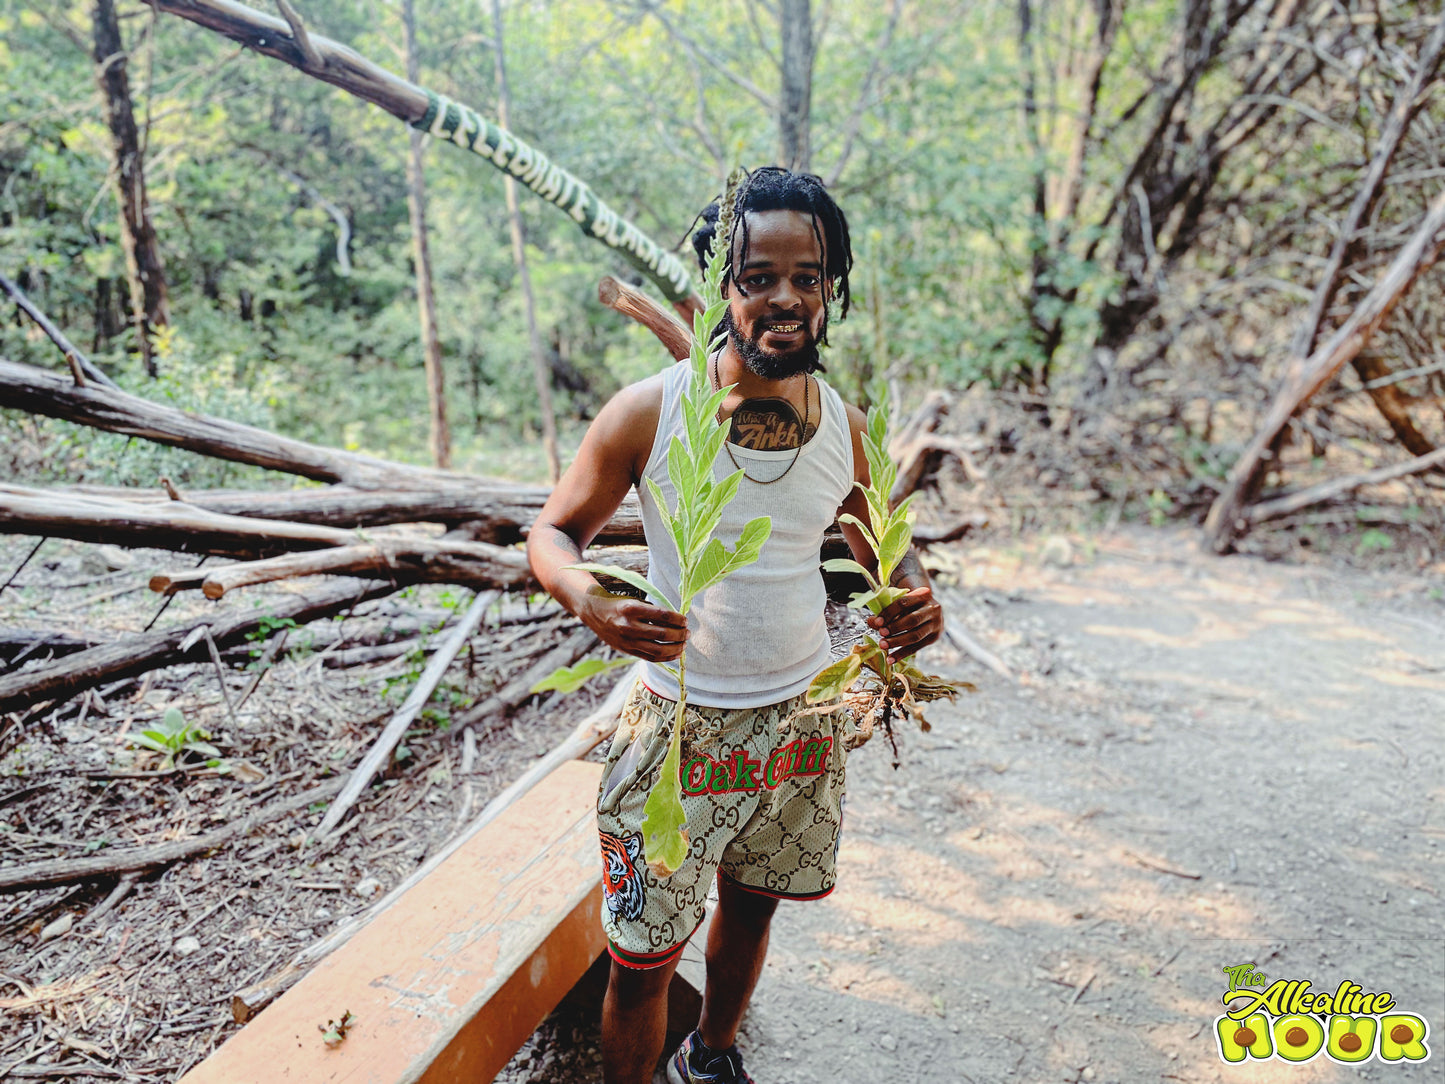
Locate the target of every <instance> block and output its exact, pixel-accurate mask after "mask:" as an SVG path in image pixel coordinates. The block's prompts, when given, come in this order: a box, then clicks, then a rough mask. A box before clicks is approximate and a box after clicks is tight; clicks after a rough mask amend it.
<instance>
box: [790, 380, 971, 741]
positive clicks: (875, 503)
mask: <svg viewBox="0 0 1445 1084" xmlns="http://www.w3.org/2000/svg"><path fill="white" fill-rule="evenodd" d="M863 452H864V454H865V455H866V456H867V457H868V471H869V475H870V484H869V485H867V486H864V485H863V484H862V483H861V482H854V483H853V484H854V485H856V486H857V487H858V488H859V489H860V490H862V491H863V494H864V496H865V497H867V499H868V522H867V523H864V522H863V521H862V520H860V519H859V518H858V517H857V516H854V515H851V514H849V513H846V512H845V513H844V514H843V515H842V516H840V517H839V519H840V520H841V521H842V522H844V523H848V524H851V525H852V526H853V527H855V528H857V530H858V531H859V533H861V534H862V535H863V538H864V539H865V540H866V541H867V543H868V547H869V548H870V549H871V550H872V551H873V555H874V558H875V559H876V561H877V570H876V572H870V571H869V570H868V569H866V568H864V567H863V566H862V565H861V564H859V563H858V562H857V561H854V560H852V559H851V558H847V557H838V558H834V559H832V560H828V561H824V562H823V568H824V570H826V571H828V572H852V573H854V574H856V575H859V576H862V577H863V579H864V581H865V582H866V583H867V585H868V589H867V590H866V591H859V592H856V593H855V594H854V595H853V596H852V598H851V599H849V601H848V606H849V607H850V608H852V609H861V608H864V607H866V608H867V609H868V611H869V612H870V613H873V614H881V613H882V612H883V611H884V610H886V609H887V608H888V607H889V606H891V605H893V603H895V602H897V601H898V600H899V599H900V598H902V597H903V596H904V595H906V594H907V593H908V592H907V590H906V589H904V588H902V587H895V586H893V583H892V580H893V573H894V572H895V571H896V570H897V569H898V565H899V563H900V562H902V560H903V557H904V555H905V554H907V553H908V547H909V546H910V545H912V543H913V518H914V516H913V511H912V509H911V508H910V507H909V506H910V505H911V504H912V503H913V494H909V496H908V497H906V498H905V499H904V500H902V501H901V502H899V504H898V507H897V508H893V509H890V508H889V507H888V495H889V493H891V492H892V490H893V483H894V482H895V481H896V480H897V478H898V468H897V467H896V466H895V465H894V463H893V460H892V458H891V457H890V456H889V455H888V394H887V389H886V387H884V386H882V385H881V384H879V385H878V386H876V387H875V389H874V392H873V405H872V406H871V407H869V409H868V429H867V432H865V433H864V434H863ZM910 659H911V657H910V658H905V659H899V660H897V661H894V660H892V659H890V658H889V657H888V654H887V652H885V651H884V650H883V649H882V648H881V647H879V646H878V641H877V639H875V638H874V637H872V636H865V637H864V639H863V641H862V642H861V643H858V644H854V645H853V650H852V651H850V652H849V653H848V654H846V655H844V656H843V657H842V658H841V659H839V660H837V661H836V662H834V663H831V664H830V665H828V666H827V667H825V668H824V669H823V670H822V672H820V673H819V674H818V676H817V677H815V678H814V679H813V682H812V684H811V685H810V686H809V687H808V693H807V701H808V703H809V704H813V705H816V706H814V707H811V708H805V709H803V712H801V713H799V714H825V713H828V712H833V711H841V710H845V709H846V710H847V711H848V712H849V714H850V715H852V717H853V718H854V719H855V720H856V721H857V727H856V729H855V730H854V731H853V732H852V733H850V734H849V735H848V737H847V739H846V740H845V744H846V745H847V747H848V748H849V749H855V748H857V747H858V746H860V745H862V744H863V743H864V742H866V741H867V740H868V739H869V738H870V737H872V736H873V730H874V727H875V726H877V725H879V724H881V725H882V727H883V732H884V733H885V734H887V735H888V742H889V744H890V745H891V746H892V747H893V754H894V767H897V756H898V745H897V742H896V741H895V740H894V736H893V719H894V717H895V716H899V717H907V716H912V717H914V718H916V719H917V720H918V725H919V726H920V727H921V728H922V729H924V730H928V729H929V725H928V720H927V719H925V718H924V717H923V709H922V707H921V705H923V704H926V703H927V702H929V701H930V700H941V699H944V698H947V699H949V700H952V699H953V698H954V697H955V696H956V695H957V694H958V690H959V689H961V688H962V689H973V686H972V685H970V684H968V683H967V682H960V683H958V684H953V683H950V682H948V681H945V680H944V679H943V678H941V677H938V676H937V675H934V674H925V673H924V672H923V671H922V670H920V669H919V668H918V667H917V666H915V665H914V664H913V663H912V662H911V661H910ZM860 679H861V681H860Z"/></svg>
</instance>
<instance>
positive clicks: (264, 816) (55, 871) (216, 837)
mask: <svg viewBox="0 0 1445 1084" xmlns="http://www.w3.org/2000/svg"><path fill="white" fill-rule="evenodd" d="M340 789H341V780H340V779H339V778H337V779H328V780H326V782H324V783H321V784H319V785H317V786H314V787H312V788H311V789H310V790H306V791H302V792H301V793H300V794H293V795H291V796H290V797H289V798H281V799H279V800H277V801H275V802H272V803H271V804H270V805H267V806H262V807H261V808H260V809H258V810H256V812H254V813H249V814H247V815H246V816H244V817H241V818H239V819H237V820H234V821H232V822H231V823H230V824H228V825H226V827H224V828H218V829H216V831H214V832H207V833H206V834H205V835H203V836H195V837H193V838H191V839H178V840H175V841H174V842H171V843H156V844H153V845H151V846H148V847H128V848H126V849H124V850H114V851H105V852H103V853H101V854H97V855H92V856H91V857H88V858H53V859H50V860H48V861H45V862H31V863H27V864H26V865H21V866H0V892H17V891H20V890H22V889H31V888H46V887H48V886H51V885H63V884H73V883H75V882H76V881H95V880H99V879H101V878H106V877H122V876H125V875H126V874H134V873H142V872H146V871H149V870H156V869H159V868H161V867H162V866H168V865H170V864H171V863H173V862H179V861H181V860H182V859H185V858H190V857H192V856H194V855H198V854H205V853H206V852H207V851H213V850H215V849H216V848H217V847H222V846H225V845H226V844H227V843H231V842H234V841H235V840H238V839H240V838H242V837H243V836H248V835H250V834H251V832H253V831H254V830H255V829H257V828H259V827H260V826H261V825H263V824H266V823H268V822H270V821H273V820H276V819H277V818H278V817H284V816H285V815H286V814H288V813H296V812H298V811H300V810H303V809H306V808H307V807H308V806H310V805H311V804H312V803H313V802H324V801H326V800H327V799H328V798H330V797H331V796H332V795H333V794H335V793H336V792H337V791H339V790H340Z"/></svg>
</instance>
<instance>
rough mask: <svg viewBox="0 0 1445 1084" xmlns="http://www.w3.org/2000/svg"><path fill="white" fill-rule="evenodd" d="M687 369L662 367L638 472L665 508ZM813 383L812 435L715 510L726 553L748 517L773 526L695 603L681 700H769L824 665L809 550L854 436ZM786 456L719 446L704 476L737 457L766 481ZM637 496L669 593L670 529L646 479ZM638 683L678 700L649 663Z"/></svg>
mask: <svg viewBox="0 0 1445 1084" xmlns="http://www.w3.org/2000/svg"><path fill="white" fill-rule="evenodd" d="M688 377H689V367H688V362H686V361H681V362H678V363H677V364H676V365H674V366H673V367H672V368H670V369H668V370H667V371H666V372H665V373H664V374H663V390H662V411H661V414H660V415H659V416H658V419H657V434H656V436H654V437H653V441H652V453H651V454H650V455H649V456H648V460H647V466H646V468H645V469H644V471H643V473H644V476H645V477H648V478H651V479H652V480H653V482H655V483H656V484H657V486H658V488H659V489H660V490H661V491H662V494H663V496H664V498H665V499H666V501H667V507H668V508H672V507H673V506H674V504H675V502H676V500H677V494H676V492H675V491H674V490H673V488H672V482H671V481H670V480H669V478H668V475H667V448H668V445H669V444H670V443H671V441H672V438H673V436H674V435H679V436H682V435H683V434H684V432H685V429H684V425H683V417H682V393H683V390H684V389H685V388H686V387H687V381H688ZM817 385H818V388H819V391H820V395H819V399H821V401H822V417H821V419H820V420H819V422H818V428H817V431H816V432H815V433H814V434H813V438H812V439H811V440H809V441H808V442H807V443H806V444H804V445H803V447H802V448H801V449H799V450H797V452H796V454H797V462H796V463H793V467H792V469H791V470H789V471H788V473H787V474H786V475H785V476H784V477H783V478H782V479H781V480H780V481H777V482H774V483H773V484H771V485H763V484H760V483H758V482H753V481H751V480H749V479H748V478H744V479H743V480H742V483H741V484H740V485H739V487H738V493H737V497H736V498H735V499H734V500H733V502H732V503H731V504H729V505H728V506H727V508H726V509H725V510H724V511H723V516H722V522H721V523H720V524H719V525H718V529H717V532H716V533H717V537H718V538H719V539H720V540H721V541H722V543H723V544H724V545H725V546H727V547H728V549H732V547H733V546H734V545H736V544H737V540H738V537H739V536H740V535H741V534H742V530H743V526H744V525H745V524H746V523H747V522H748V521H749V520H750V519H752V518H754V517H755V516H764V515H765V516H771V517H772V521H773V529H772V534H771V535H770V536H769V538H768V541H767V542H766V543H765V544H764V545H763V549H762V553H761V554H760V555H759V557H758V560H757V561H756V562H754V563H753V564H751V565H748V566H747V567H746V568H743V569H740V570H739V571H737V572H734V573H733V574H732V575H731V576H729V577H727V579H725V580H723V581H722V582H721V583H718V584H714V585H713V586H712V587H710V588H708V589H707V590H706V591H705V592H704V593H703V594H702V595H701V596H699V597H698V598H696V599H694V600H693V605H692V611H691V612H690V613H689V614H688V618H687V625H688V641H687V698H688V701H689V702H690V703H694V704H699V705H703V706H706V707H719V708H750V707H761V706H763V705H766V704H775V703H777V702H778V701H780V700H786V699H787V698H788V697H790V696H795V695H797V694H798V693H800V692H802V691H803V690H804V689H806V688H807V687H808V684H809V682H811V681H812V679H813V676H814V675H815V674H817V673H818V671H819V670H821V669H822V668H823V667H824V666H826V665H828V663H829V661H830V659H829V647H828V628H827V624H826V623H825V621H824V618H823V607H824V604H825V603H826V602H827V593H826V591H825V590H824V587H823V574H822V571H821V570H820V568H819V560H818V557H819V552H820V550H821V548H822V545H823V533H824V532H825V531H826V530H827V529H828V528H829V527H831V526H832V525H833V522H834V520H835V519H836V518H837V515H838V506H839V505H841V504H842V503H843V499H844V498H845V497H846V496H847V495H848V491H849V490H850V489H851V488H852V485H853V440H852V436H851V435H850V433H849V428H848V415H847V412H846V411H845V410H844V407H843V401H842V399H840V398H839V397H838V393H837V392H835V391H834V390H833V389H832V388H830V387H829V386H828V385H827V384H825V383H823V381H822V380H819V381H817ZM815 409H816V406H815ZM683 439H684V440H685V439H686V437H685V436H684V438H683ZM729 451H731V453H732V459H729V458H728V452H729ZM793 456H794V449H791V448H790V449H788V450H787V451H777V452H772V451H767V452H764V451H754V450H751V449H748V448H740V447H738V446H737V445H736V444H729V445H728V447H727V448H726V449H724V450H723V451H721V452H719V453H718V458H717V461H716V462H715V463H714V464H713V477H714V478H715V479H717V480H719V481H721V480H722V479H724V478H726V477H727V476H728V475H729V474H731V473H732V472H733V471H734V470H735V469H736V468H735V467H734V466H733V463H732V460H733V459H735V460H737V464H738V466H740V467H743V468H744V469H745V470H746V471H747V473H748V474H749V475H750V476H752V477H753V478H774V477H777V476H778V475H779V474H780V473H781V472H782V471H783V470H784V469H785V468H786V467H787V466H788V464H789V463H790V462H792V460H793ZM637 495H638V499H639V501H640V502H641V505H642V526H643V531H644V533H645V535H646V537H647V559H648V565H649V571H648V578H649V579H650V580H651V581H652V582H653V583H654V584H656V585H657V586H658V587H660V588H661V589H662V590H663V591H664V592H665V593H666V594H667V595H668V596H669V597H671V598H676V597H677V594H678V584H679V581H680V580H681V574H680V570H679V568H678V560H677V550H676V548H675V547H674V545H673V542H672V536H671V534H669V533H668V530H667V527H666V525H665V524H664V523H663V521H662V517H661V516H660V515H659V514H658V509H657V505H656V503H655V502H654V501H653V499H652V494H651V492H650V491H649V489H648V487H647V485H646V484H643V485H639V486H638V487H637ZM643 680H644V682H645V683H646V684H647V686H648V687H649V688H650V689H652V690H653V691H654V692H656V693H658V694H659V695H661V696H665V697H669V698H671V699H676V698H677V692H678V689H677V681H676V679H675V678H674V677H673V676H672V675H671V674H669V673H668V672H667V671H666V670H665V669H663V668H662V667H661V666H659V665H658V664H656V663H651V662H645V663H644V664H643Z"/></svg>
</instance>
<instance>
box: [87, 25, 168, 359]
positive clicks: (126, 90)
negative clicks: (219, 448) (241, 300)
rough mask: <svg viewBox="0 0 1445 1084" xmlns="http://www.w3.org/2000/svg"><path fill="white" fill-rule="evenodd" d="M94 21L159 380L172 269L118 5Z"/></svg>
mask: <svg viewBox="0 0 1445 1084" xmlns="http://www.w3.org/2000/svg"><path fill="white" fill-rule="evenodd" d="M91 20H92V24H93V28H94V34H95V51H94V53H93V54H92V55H93V57H94V60H95V76H96V82H97V83H98V84H99V85H100V99H101V106H102V108H103V109H104V111H105V120H106V126H107V127H108V128H109V129H110V151H111V157H112V159H113V162H112V170H111V175H112V177H113V178H114V180H115V198H116V203H117V205H118V206H119V208H120V245H121V248H122V249H123V250H124V251H125V266H126V277H127V278H128V279H129V280H130V305H131V316H132V319H133V320H134V322H135V330H136V342H137V345H138V347H139V349H140V353H141V358H142V359H143V360H144V362H145V368H146V373H147V374H149V375H150V376H155V375H156V364H155V357H154V355H153V352H152V349H151V332H152V330H153V329H154V328H157V327H164V326H165V325H166V324H168V323H170V313H169V307H168V303H167V299H166V268H165V263H164V261H163V260H162V259H161V250H160V245H159V244H158V243H157V241H156V232H155V227H154V226H152V225H151V219H150V210H149V207H148V205H147V202H146V187H145V168H144V167H145V163H144V160H143V156H142V154H141V147H140V133H139V132H138V131H137V130H136V125H135V113H134V112H133V111H132V109H131V100H130V80H129V78H127V76H126V63H127V61H128V59H129V58H128V57H127V56H126V52H125V45H124V43H123V42H122V41H121V37H120V23H119V22H118V21H117V20H116V17H115V4H114V2H113V0H95V4H94V7H93V8H92V10H91Z"/></svg>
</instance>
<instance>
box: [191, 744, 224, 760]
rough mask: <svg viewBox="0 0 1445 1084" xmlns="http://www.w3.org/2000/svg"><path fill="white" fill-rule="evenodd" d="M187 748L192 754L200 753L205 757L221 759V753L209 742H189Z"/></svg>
mask: <svg viewBox="0 0 1445 1084" xmlns="http://www.w3.org/2000/svg"><path fill="white" fill-rule="evenodd" d="M186 748H187V749H188V750H190V751H191V752H192V753H199V754H201V756H203V757H219V756H220V755H221V751H220V750H219V749H217V748H216V747H215V746H214V745H212V744H211V743H210V742H208V741H188V742H186Z"/></svg>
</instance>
